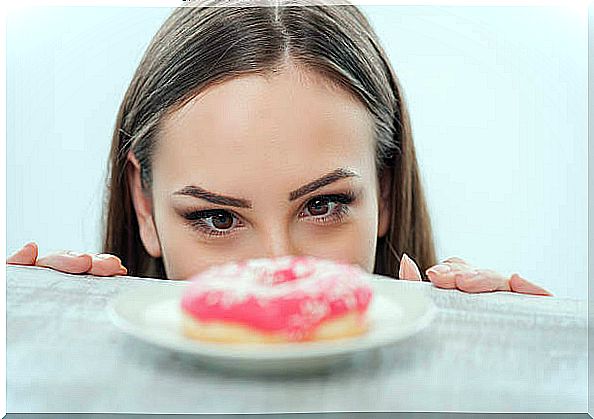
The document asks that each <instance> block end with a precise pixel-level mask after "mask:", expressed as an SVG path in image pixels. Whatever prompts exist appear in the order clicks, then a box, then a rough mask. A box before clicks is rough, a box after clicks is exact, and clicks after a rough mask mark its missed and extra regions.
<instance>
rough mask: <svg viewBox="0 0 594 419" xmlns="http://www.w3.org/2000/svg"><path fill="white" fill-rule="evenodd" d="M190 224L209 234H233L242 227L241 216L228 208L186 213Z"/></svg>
mask: <svg viewBox="0 0 594 419" xmlns="http://www.w3.org/2000/svg"><path fill="white" fill-rule="evenodd" d="M184 218H185V219H186V220H188V222H189V223H190V225H192V226H193V227H196V228H197V229H198V230H199V231H200V232H202V233H204V234H206V235H208V236H222V235H227V234H231V233H232V232H233V231H234V230H236V229H237V228H239V227H242V226H243V224H242V223H241V220H240V219H239V217H237V216H236V215H235V214H233V213H231V212H229V211H226V210H202V211H193V212H189V213H186V214H184Z"/></svg>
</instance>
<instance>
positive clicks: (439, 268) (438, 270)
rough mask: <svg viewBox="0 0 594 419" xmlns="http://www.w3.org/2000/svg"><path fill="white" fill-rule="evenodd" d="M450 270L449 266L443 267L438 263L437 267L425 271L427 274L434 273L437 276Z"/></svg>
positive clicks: (443, 265)
mask: <svg viewBox="0 0 594 419" xmlns="http://www.w3.org/2000/svg"><path fill="white" fill-rule="evenodd" d="M451 270H452V268H451V267H450V266H449V265H445V264H442V263H440V264H439V265H435V266H432V267H431V268H429V269H427V272H434V273H437V274H445V273H448V272H450V271H451Z"/></svg>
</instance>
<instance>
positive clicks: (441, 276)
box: [425, 263, 456, 288]
mask: <svg viewBox="0 0 594 419" xmlns="http://www.w3.org/2000/svg"><path fill="white" fill-rule="evenodd" d="M425 273H426V274H427V277H428V278H429V281H431V282H432V283H433V284H434V285H435V286H436V287H439V288H456V278H455V276H454V275H455V274H456V271H454V270H453V269H452V267H451V266H450V265H447V264H443V263H440V264H438V265H435V266H432V267H431V268H429V269H427V270H426V271H425Z"/></svg>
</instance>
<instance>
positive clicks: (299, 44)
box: [103, 5, 435, 278]
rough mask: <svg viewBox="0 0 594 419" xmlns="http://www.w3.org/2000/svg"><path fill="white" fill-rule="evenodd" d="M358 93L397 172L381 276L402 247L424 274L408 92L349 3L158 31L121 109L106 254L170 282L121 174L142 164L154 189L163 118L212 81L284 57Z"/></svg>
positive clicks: (169, 23) (206, 19)
mask: <svg viewBox="0 0 594 419" xmlns="http://www.w3.org/2000/svg"><path fill="white" fill-rule="evenodd" d="M289 59H290V60H291V61H293V62H295V63H297V64H298V65H300V66H302V67H303V68H307V69H308V70H311V71H316V72H317V73H318V74H321V75H323V76H325V78H326V79H327V80H328V81H329V82H332V83H335V84H338V85H339V86H341V87H343V88H344V89H346V90H347V91H349V92H350V93H351V94H353V95H355V97H357V98H358V100H360V101H361V102H362V103H363V104H364V105H365V106H366V108H367V110H368V112H369V114H370V116H371V117H372V119H373V122H374V127H375V141H376V162H377V165H376V166H377V173H378V176H380V175H381V174H383V173H385V171H389V172H390V173H391V185H390V186H389V187H390V189H389V191H390V202H391V209H392V212H391V224H390V229H389V232H388V234H386V236H384V237H382V238H380V239H378V244H377V253H376V261H375V273H378V274H382V275H388V276H392V277H395V278H397V277H398V268H399V264H400V255H401V254H402V253H403V252H406V253H407V254H408V255H409V256H410V257H412V258H413V259H414V260H415V261H416V262H417V264H418V265H419V267H420V268H421V269H422V270H423V271H424V270H425V269H427V268H428V267H429V266H431V265H433V264H435V249H434V243H433V235H432V231H431V223H430V220H429V214H428V211H427V205H426V202H425V197H424V194H423V188H422V182H421V177H420V174H419V168H418V164H417V159H416V155H415V149H414V144H413V138H412V132H411V125H410V121H409V115H408V112H407V107H406V104H405V101H404V97H403V93H402V88H401V87H400V84H399V82H398V79H397V78H396V74H395V73H394V70H393V69H392V66H391V65H390V63H389V61H388V59H387V56H386V53H385V51H384V50H383V48H382V46H381V45H380V42H379V40H378V38H377V36H376V34H375V33H374V31H373V29H372V28H371V26H370V24H369V22H368V21H367V19H366V18H365V16H364V15H363V13H362V12H361V11H360V10H359V9H358V8H357V7H355V6H353V5H313V6H278V5H277V6H269V7H204V6H197V7H181V8H177V9H175V10H174V11H173V12H172V13H171V15H170V16H169V17H168V18H167V19H166V21H165V22H164V24H163V25H162V26H161V28H160V29H159V31H158V32H157V33H156V35H155V36H154V37H153V39H152V41H151V43H150V44H149V46H148V48H147V50H146V52H145V54H144V56H143V57H142V59H141V61H140V64H139V66H138V68H137V70H136V72H135V74H134V76H133V78H132V81H131V83H130V86H129V87H128V90H127V91H126V93H125V96H124V99H123V101H122V104H121V106H120V109H119V112H118V115H117V120H116V124H115V128H114V133H113V139H112V146H111V152H110V160H109V167H108V177H107V192H106V201H105V213H104V218H103V223H104V238H103V251H104V252H106V253H111V254H115V255H117V256H119V257H120V258H121V259H122V263H123V264H124V266H126V267H127V268H128V272H129V274H130V275H133V276H150V277H157V278H165V277H166V273H165V271H164V266H163V262H162V259H161V258H153V257H151V256H150V255H149V254H148V253H147V252H146V250H145V249H144V246H143V244H142V241H141V239H140V234H139V228H138V222H137V219H136V214H135V212H134V206H133V202H132V198H131V193H130V192H131V191H130V188H129V185H128V181H127V177H126V176H125V171H126V166H127V164H128V163H127V154H128V152H129V151H132V152H133V153H134V155H135V157H136V159H137V160H138V162H139V163H140V167H141V179H142V185H143V190H145V192H146V193H147V194H150V191H151V184H152V171H151V163H152V153H153V150H154V149H155V141H157V138H158V133H159V123H160V121H161V120H162V119H163V117H164V116H165V115H166V114H168V113H170V112H173V111H175V110H176V109H179V108H180V107H181V106H183V104H185V103H187V101H188V100H190V99H191V98H192V97H193V96H195V95H196V94H197V93H199V92H200V91H202V90H204V89H206V88H207V87H209V86H211V85H213V84H215V83H221V82H224V81H226V80H229V79H231V78H234V77H238V76H241V75H247V74H254V73H257V74H266V75H268V74H272V73H274V72H275V71H278V70H279V69H282V66H283V64H285V63H286V62H287V60H289Z"/></svg>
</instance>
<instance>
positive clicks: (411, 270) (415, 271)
mask: <svg viewBox="0 0 594 419" xmlns="http://www.w3.org/2000/svg"><path fill="white" fill-rule="evenodd" d="M398 277H399V278H400V279H406V280H409V281H421V279H422V278H421V271H419V267H418V266H417V264H416V263H415V262H414V261H413V260H412V259H411V258H410V257H409V256H408V255H407V254H406V253H403V254H402V259H401V260H400V269H399V272H398Z"/></svg>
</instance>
